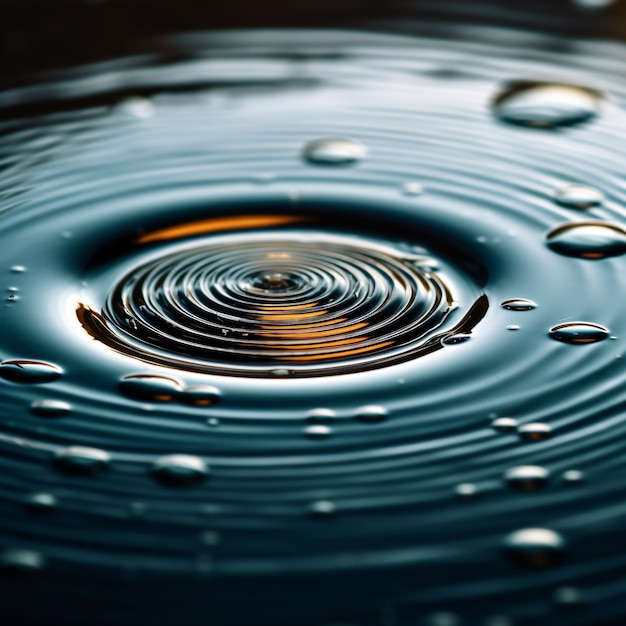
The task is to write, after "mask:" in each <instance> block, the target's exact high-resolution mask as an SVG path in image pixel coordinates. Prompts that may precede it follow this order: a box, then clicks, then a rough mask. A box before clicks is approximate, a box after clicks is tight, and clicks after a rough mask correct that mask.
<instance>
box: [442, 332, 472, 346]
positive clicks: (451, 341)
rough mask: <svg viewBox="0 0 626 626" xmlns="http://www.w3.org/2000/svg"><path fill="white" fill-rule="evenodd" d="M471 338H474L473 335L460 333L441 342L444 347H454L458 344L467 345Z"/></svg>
mask: <svg viewBox="0 0 626 626" xmlns="http://www.w3.org/2000/svg"><path fill="white" fill-rule="evenodd" d="M471 338H472V336H471V335H467V334H463V333H458V334H456V335H449V336H448V337H444V338H443V339H442V340H441V343H442V344H443V345H444V346H454V345H456V344H458V343H465V342H466V341H469V340H470V339H471Z"/></svg>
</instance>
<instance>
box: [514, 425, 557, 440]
mask: <svg viewBox="0 0 626 626" xmlns="http://www.w3.org/2000/svg"><path fill="white" fill-rule="evenodd" d="M517 432H518V434H519V436H520V437H521V438H522V439H523V440H524V441H543V440H544V439H547V438H548V437H549V436H550V435H551V434H552V427H551V426H550V424H545V423H544V422H530V423H529V424H523V425H522V426H519V427H518V429H517Z"/></svg>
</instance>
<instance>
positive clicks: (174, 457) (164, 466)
mask: <svg viewBox="0 0 626 626" xmlns="http://www.w3.org/2000/svg"><path fill="white" fill-rule="evenodd" d="M152 474H153V476H154V477H155V478H156V479H157V480H158V481H159V482H160V483H161V484H163V485H167V486H169V487H190V486H192V485H197V484H198V483H201V482H202V481H203V480H204V479H205V478H206V477H207V476H208V475H209V468H208V467H207V464H206V463H205V462H204V461H203V460H202V459H201V458H199V457H197V456H190V455H187V454H169V455H167V456H162V457H160V458H158V459H157V460H156V461H155V462H154V466H153V469H152Z"/></svg>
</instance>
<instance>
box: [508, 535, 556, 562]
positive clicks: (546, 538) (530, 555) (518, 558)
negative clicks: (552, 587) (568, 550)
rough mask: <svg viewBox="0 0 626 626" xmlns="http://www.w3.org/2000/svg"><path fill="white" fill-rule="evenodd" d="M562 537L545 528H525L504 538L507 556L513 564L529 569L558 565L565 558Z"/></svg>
mask: <svg viewBox="0 0 626 626" xmlns="http://www.w3.org/2000/svg"><path fill="white" fill-rule="evenodd" d="M565 547H566V543H565V540H564V539H563V537H561V535H559V534H558V533H556V532H554V531H553V530H549V529H547V528H525V529H523V530H518V531H515V532H514V533H511V534H510V535H508V536H507V537H506V538H505V540H504V550H505V553H506V555H507V557H508V558H509V559H510V560H511V561H512V562H513V563H515V564H517V565H521V566H522V567H528V568H531V569H542V568H546V567H553V566H555V565H559V564H560V563H562V562H563V561H564V560H565Z"/></svg>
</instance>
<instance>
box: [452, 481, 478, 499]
mask: <svg viewBox="0 0 626 626" xmlns="http://www.w3.org/2000/svg"><path fill="white" fill-rule="evenodd" d="M454 495H455V496H456V497H457V498H460V499H461V500H473V499H474V498H475V497H476V496H477V495H478V487H476V485H474V484H473V483H461V484H460V485H457V486H456V487H455V488H454Z"/></svg>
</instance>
